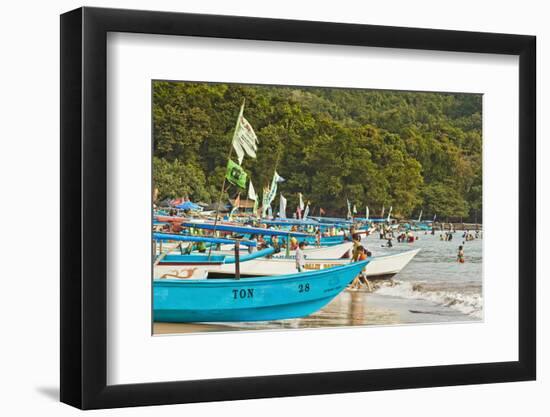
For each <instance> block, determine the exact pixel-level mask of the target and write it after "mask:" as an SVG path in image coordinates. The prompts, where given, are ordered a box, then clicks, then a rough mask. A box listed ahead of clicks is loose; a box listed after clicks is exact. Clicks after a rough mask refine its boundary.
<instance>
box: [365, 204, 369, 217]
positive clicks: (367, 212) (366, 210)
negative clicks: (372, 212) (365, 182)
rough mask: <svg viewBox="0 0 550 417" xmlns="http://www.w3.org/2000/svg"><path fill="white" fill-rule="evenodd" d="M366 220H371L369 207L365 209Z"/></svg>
mask: <svg viewBox="0 0 550 417" xmlns="http://www.w3.org/2000/svg"><path fill="white" fill-rule="evenodd" d="M365 219H367V220H368V219H369V206H367V208H366V209H365Z"/></svg>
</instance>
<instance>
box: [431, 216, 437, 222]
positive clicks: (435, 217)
mask: <svg viewBox="0 0 550 417" xmlns="http://www.w3.org/2000/svg"><path fill="white" fill-rule="evenodd" d="M435 219H437V214H434V219H433V220H432V221H434V222H435Z"/></svg>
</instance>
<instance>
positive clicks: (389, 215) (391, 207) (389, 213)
mask: <svg viewBox="0 0 550 417" xmlns="http://www.w3.org/2000/svg"><path fill="white" fill-rule="evenodd" d="M392 209H393V206H390V209H389V211H388V222H389V221H390V217H391V211H392Z"/></svg>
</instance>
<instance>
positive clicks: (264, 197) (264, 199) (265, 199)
mask: <svg viewBox="0 0 550 417" xmlns="http://www.w3.org/2000/svg"><path fill="white" fill-rule="evenodd" d="M268 198H269V189H268V188H267V187H264V189H263V193H262V218H263V217H265V216H266V215H267V207H268V206H269V202H268Z"/></svg>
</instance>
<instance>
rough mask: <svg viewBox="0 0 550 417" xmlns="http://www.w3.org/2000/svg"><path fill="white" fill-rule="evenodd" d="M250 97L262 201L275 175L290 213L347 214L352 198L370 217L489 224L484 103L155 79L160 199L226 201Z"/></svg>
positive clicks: (252, 170) (247, 162)
mask: <svg viewBox="0 0 550 417" xmlns="http://www.w3.org/2000/svg"><path fill="white" fill-rule="evenodd" d="M243 99H246V107H245V113H244V114H245V117H246V118H247V120H248V121H249V122H250V123H251V125H252V126H253V127H254V130H255V131H256V134H257V136H258V138H259V142H260V143H259V145H258V157H257V159H251V158H248V157H245V159H244V161H243V167H244V169H245V170H246V172H247V173H248V175H249V178H251V179H252V182H253V184H254V187H255V188H256V191H257V192H261V189H262V188H263V187H264V186H267V185H268V184H269V183H270V181H271V177H272V176H273V171H274V169H277V171H278V173H279V174H280V175H281V176H283V177H284V178H285V179H286V181H285V182H283V183H282V184H280V186H279V189H280V191H281V192H282V193H283V194H284V195H285V197H286V198H287V199H288V204H289V209H290V211H292V210H293V209H294V208H295V207H296V204H297V198H298V197H297V193H298V192H301V193H303V194H304V197H305V199H306V200H309V201H311V207H312V209H313V211H314V213H315V214H317V212H318V210H319V208H321V207H322V208H323V209H324V210H325V211H326V213H327V214H332V215H343V214H345V213H346V211H347V208H346V199H349V200H350V201H351V202H352V204H355V205H356V206H357V209H358V211H359V213H364V210H365V206H366V205H368V206H369V208H370V213H371V216H376V215H379V214H380V210H381V209H382V207H383V206H385V207H386V208H388V207H389V206H393V214H394V215H395V216H403V217H408V216H415V215H417V213H418V212H419V211H420V210H421V209H422V210H423V212H424V214H425V218H428V217H429V216H433V215H434V214H436V213H437V216H438V217H439V218H446V217H449V218H457V217H462V218H464V219H466V218H470V219H473V218H474V216H476V217H477V219H478V220H479V219H480V218H481V209H482V206H481V203H482V200H481V190H482V167H481V163H482V154H481V152H482V137H481V126H482V123H481V96H480V95H477V94H450V93H449V94H447V93H420V92H402V91H379V90H358V89H339V88H303V87H273V86H257V85H250V86H247V85H239V84H209V83H188V82H166V81H155V82H153V136H154V137H153V143H154V145H153V146H154V158H153V179H154V183H155V187H156V188H157V189H158V191H159V195H158V197H159V199H163V198H166V197H181V196H188V197H190V198H191V199H192V200H195V201H199V200H201V201H206V202H214V201H215V200H217V198H218V196H219V192H220V187H221V183H222V180H223V176H224V173H225V165H226V163H227V156H228V152H229V150H230V142H231V137H232V134H233V130H234V127H235V122H236V119H237V115H238V112H239V108H240V105H241V103H242V101H243ZM238 192H239V190H238V189H237V188H235V187H233V186H232V188H230V189H229V190H228V194H229V195H230V196H231V197H233V196H235V195H236V194H237V193H238ZM244 195H245V191H244V190H242V196H243V197H244ZM226 196H227V195H226Z"/></svg>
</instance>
